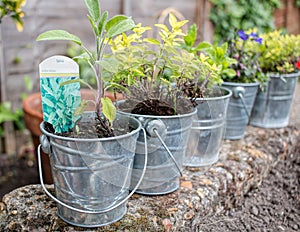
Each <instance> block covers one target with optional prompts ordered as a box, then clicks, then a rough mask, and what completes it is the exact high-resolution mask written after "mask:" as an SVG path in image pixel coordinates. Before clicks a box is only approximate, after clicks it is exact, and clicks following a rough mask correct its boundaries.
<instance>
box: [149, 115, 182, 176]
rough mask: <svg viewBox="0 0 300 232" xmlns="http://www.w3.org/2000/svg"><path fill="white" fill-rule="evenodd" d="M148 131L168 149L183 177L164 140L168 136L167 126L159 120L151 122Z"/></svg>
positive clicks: (172, 158) (180, 172) (172, 157)
mask: <svg viewBox="0 0 300 232" xmlns="http://www.w3.org/2000/svg"><path fill="white" fill-rule="evenodd" d="M146 131H147V133H148V134H149V135H150V136H151V137H157V138H158V139H159V141H160V142H161V144H162V145H163V147H164V148H165V149H166V151H167V153H168V155H169V156H170V158H171V160H172V161H173V162H174V164H175V166H176V168H177V170H178V172H179V174H180V176H182V171H181V170H180V167H179V164H178V163H177V161H176V159H175V158H174V156H173V154H172V152H171V151H170V149H169V148H168V146H167V145H166V143H165V142H164V140H163V139H162V137H164V136H165V135H166V134H167V128H166V125H165V124H164V123H163V122H162V121H161V120H159V119H155V120H151V121H148V122H147V125H146Z"/></svg>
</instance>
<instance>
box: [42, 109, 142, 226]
mask: <svg viewBox="0 0 300 232" xmlns="http://www.w3.org/2000/svg"><path fill="white" fill-rule="evenodd" d="M91 117H94V116H92V114H84V115H83V119H82V120H83V121H86V122H89V121H90V118H91ZM117 120H118V122H119V123H121V124H129V126H130V127H131V128H133V131H131V132H130V133H128V134H125V135H121V136H116V137H111V138H101V139H82V138H69V137H62V136H57V135H54V134H52V133H49V132H48V131H47V130H45V126H44V122H43V123H42V124H41V126H40V129H41V132H42V135H41V145H40V147H41V146H42V148H43V150H44V152H45V153H47V154H49V156H50V161H51V169H52V174H53V180H54V187H55V192H56V196H53V195H52V194H51V193H50V192H49V191H48V190H47V188H46V187H45V185H44V181H43V176H42V167H41V165H40V162H41V159H40V147H39V154H38V160H39V173H40V181H41V184H42V187H43V189H44V191H45V192H46V193H47V195H48V196H49V197H51V198H52V199H53V200H54V201H56V202H57V203H58V216H59V217H61V218H62V219H63V220H64V221H66V222H68V223H70V224H72V225H75V226H81V227H98V226H103V225H107V224H110V223H113V222H115V221H118V220H119V219H121V218H122V217H123V216H124V214H125V213H126V201H127V200H128V198H129V197H130V196H131V195H132V194H133V193H134V191H135V190H136V189H137V187H138V185H139V184H140V182H141V180H142V177H143V174H144V173H145V170H146V162H147V160H146V161H145V163H144V170H143V171H142V175H141V178H140V180H139V181H137V183H136V185H137V186H136V188H134V189H133V191H132V192H131V193H130V194H129V188H130V180H131V173H132V165H133V161H134V152H135V148H136V141H137V138H138V136H139V132H140V131H141V129H142V127H141V124H140V122H139V121H138V120H136V119H134V118H128V117H127V116H124V115H118V116H117ZM144 135H146V133H145V132H144ZM146 154H147V152H146ZM146 158H147V155H146Z"/></svg>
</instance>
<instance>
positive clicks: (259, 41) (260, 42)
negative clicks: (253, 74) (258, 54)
mask: <svg viewBox="0 0 300 232" xmlns="http://www.w3.org/2000/svg"><path fill="white" fill-rule="evenodd" d="M254 41H255V42H257V43H259V44H262V38H260V37H256V38H255V39H254Z"/></svg>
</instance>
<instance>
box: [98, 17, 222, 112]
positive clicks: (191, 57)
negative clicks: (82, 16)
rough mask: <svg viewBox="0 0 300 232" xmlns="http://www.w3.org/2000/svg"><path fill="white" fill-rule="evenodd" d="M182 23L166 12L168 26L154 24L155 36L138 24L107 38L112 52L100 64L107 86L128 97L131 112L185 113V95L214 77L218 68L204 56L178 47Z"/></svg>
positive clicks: (194, 94)
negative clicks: (108, 81)
mask: <svg viewBox="0 0 300 232" xmlns="http://www.w3.org/2000/svg"><path fill="white" fill-rule="evenodd" d="M186 23H187V21H186V20H184V21H177V19H176V17H175V16H174V15H173V14H169V27H170V28H168V26H167V25H164V24H156V25H155V27H156V28H157V30H158V35H159V37H158V38H149V37H145V36H144V33H145V32H146V31H147V30H150V29H151V28H149V27H142V26H141V25H140V24H139V25H138V26H137V27H135V28H134V29H133V32H132V33H130V34H129V35H126V34H124V33H123V34H122V35H119V36H117V37H116V38H115V39H114V40H112V41H111V50H112V54H111V55H110V56H107V57H106V58H105V59H104V60H103V63H102V65H103V67H104V69H105V70H106V72H107V73H108V74H109V75H110V80H111V87H113V88H115V89H118V90H119V91H122V92H123V94H124V95H125V97H126V98H127V99H129V100H130V101H129V102H130V104H129V105H130V106H133V109H130V110H132V111H131V112H132V113H139V114H155V115H160V113H163V114H164V115H174V114H182V113H186V112H188V110H191V108H189V106H188V104H187V103H183V101H185V100H186V98H187V95H188V96H189V97H190V98H191V99H192V101H193V99H195V98H196V97H197V94H198V85H199V83H204V82H206V80H208V79H214V78H215V79H217V77H218V74H219V69H218V67H217V66H215V65H214V64H210V63H209V62H208V58H207V57H204V56H202V57H200V58H199V57H197V56H196V55H195V54H193V53H189V52H187V51H186V50H184V49H181V48H180V43H182V42H183V41H184V36H185V34H184V33H183V32H182V26H183V25H185V24H186ZM188 102H190V101H188ZM179 106H181V107H183V109H181V110H180V109H179ZM190 106H192V105H191V104H190ZM158 108H161V112H159V110H158ZM152 109H154V110H156V111H154V112H152V111H151V110H152Z"/></svg>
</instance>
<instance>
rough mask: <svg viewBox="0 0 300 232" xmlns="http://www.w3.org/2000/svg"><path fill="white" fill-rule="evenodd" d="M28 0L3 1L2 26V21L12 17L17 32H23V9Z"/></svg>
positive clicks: (0, 18) (1, 5)
mask: <svg viewBox="0 0 300 232" xmlns="http://www.w3.org/2000/svg"><path fill="white" fill-rule="evenodd" d="M25 3H26V0H2V1H1V2H0V24H1V22H2V19H3V18H4V17H6V16H10V17H11V18H12V20H13V21H14V22H15V24H16V27H17V30H18V31H23V26H24V25H23V20H22V18H23V16H24V12H23V11H22V7H23V6H24V5H25Z"/></svg>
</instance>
